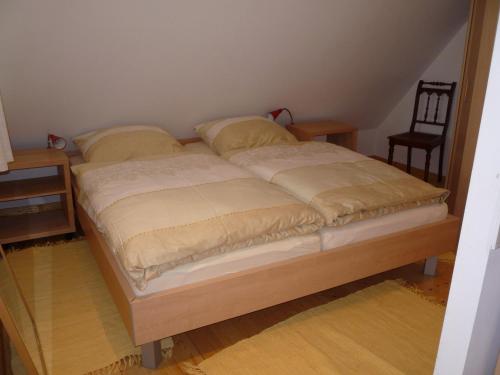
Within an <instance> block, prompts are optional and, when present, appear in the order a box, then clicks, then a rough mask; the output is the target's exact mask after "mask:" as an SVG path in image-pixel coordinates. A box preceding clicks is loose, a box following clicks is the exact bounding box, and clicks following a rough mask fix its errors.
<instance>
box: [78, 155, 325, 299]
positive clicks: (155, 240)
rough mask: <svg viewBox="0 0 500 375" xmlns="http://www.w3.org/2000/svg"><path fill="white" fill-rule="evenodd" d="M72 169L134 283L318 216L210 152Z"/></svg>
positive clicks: (295, 231) (310, 227)
mask: <svg viewBox="0 0 500 375" xmlns="http://www.w3.org/2000/svg"><path fill="white" fill-rule="evenodd" d="M73 171H74V173H75V175H76V176H77V179H78V185H79V187H80V196H79V197H78V199H79V202H80V203H81V205H82V206H83V207H84V209H85V210H86V211H87V213H88V214H89V216H90V217H91V218H92V220H93V221H94V222H95V223H96V224H97V226H98V228H99V230H101V231H102V232H103V234H104V236H105V238H106V240H107V242H108V244H109V245H110V247H111V248H112V249H113V250H114V251H115V252H116V253H117V255H118V257H119V259H120V261H121V263H122V265H123V266H124V268H125V269H126V270H127V271H128V273H129V275H130V277H131V278H132V279H133V280H134V281H135V283H136V285H137V287H138V288H140V289H144V288H145V287H146V283H147V281H148V280H150V279H152V278H155V277H158V276H159V275H160V274H161V273H162V272H164V271H166V270H168V269H171V268H174V267H175V266H177V265H180V264H183V263H187V262H191V261H195V260H199V259H202V258H205V257H208V256H211V255H215V254H219V253H222V252H226V251H230V250H234V249H237V248H241V247H245V246H250V245H256V244H259V243H264V242H268V241H274V240H279V239H283V238H286V237H289V236H295V235H302V234H308V233H312V232H314V231H316V230H318V229H319V228H320V227H321V226H322V225H323V224H324V220H323V218H322V217H321V215H320V214H319V213H317V212H316V211H315V210H314V209H312V208H310V207H308V206H307V205H306V204H304V203H302V202H300V201H299V200H297V199H296V198H294V197H293V196H291V195H289V194H287V193H285V192H284V191H283V190H282V189H280V188H279V187H277V186H274V185H272V184H269V183H268V182H266V181H264V180H262V179H259V178H256V177H255V176H254V175H253V174H251V173H249V172H247V171H245V170H243V169H241V168H238V167H236V166H234V165H231V164H230V163H228V162H227V161H225V160H222V159H221V158H219V157H217V156H213V155H206V154H194V153H187V152H186V153H178V154H174V155H169V156H160V157H154V158H149V159H141V160H130V161H125V162H120V163H84V164H81V165H78V166H75V167H73Z"/></svg>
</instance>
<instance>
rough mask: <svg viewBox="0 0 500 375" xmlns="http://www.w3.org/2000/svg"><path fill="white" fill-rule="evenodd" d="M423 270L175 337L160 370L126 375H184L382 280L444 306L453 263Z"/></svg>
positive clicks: (412, 268) (408, 269)
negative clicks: (431, 272)
mask: <svg viewBox="0 0 500 375" xmlns="http://www.w3.org/2000/svg"><path fill="white" fill-rule="evenodd" d="M422 270H423V262H421V263H416V264H411V265H408V266H405V267H401V268H398V269H396V270H392V271H389V272H385V273H383V274H379V275H376V276H372V277H368V278H366V279H362V280H358V281H355V282H352V283H349V284H346V285H343V286H340V287H337V288H333V289H329V290H327V291H324V292H321V293H317V294H314V295H311V296H308V297H304V298H300V299H298V300H295V301H291V302H288V303H284V304H281V305H278V306H274V307H271V308H268V309H265V310H262V311H258V312H255V313H251V314H247V315H244V316H242V317H238V318H235V319H231V320H228V321H225V322H222V323H218V324H213V325H211V326H208V327H204V328H200V329H197V330H194V331H191V332H188V333H184V334H181V335H177V336H175V337H174V338H173V339H174V344H175V346H174V352H173V356H172V358H171V359H169V360H167V361H165V363H163V365H162V366H161V368H160V369H158V370H156V371H152V370H146V369H139V368H137V369H132V370H129V371H127V372H126V374H128V375H131V374H134V375H136V374H140V375H142V374H165V375H170V374H185V372H184V371H182V366H181V365H180V364H181V363H182V362H184V361H187V362H191V363H193V364H196V363H199V362H201V361H202V360H203V359H205V358H208V357H210V356H211V355H213V354H215V353H217V352H218V351H220V350H222V349H224V348H225V347H227V346H230V345H233V344H234V343H236V342H238V341H239V340H242V339H244V338H247V337H250V336H253V335H255V334H257V333H259V332H260V331H262V330H264V329H266V328H268V327H270V326H272V325H274V324H276V323H278V322H280V321H282V320H284V319H286V318H288V317H290V316H293V315H295V314H298V313H300V312H302V311H304V310H307V309H309V308H311V307H315V306H318V305H321V304H324V303H328V302H330V301H333V300H335V299H337V298H341V297H343V296H346V295H348V294H350V293H353V292H355V291H357V290H360V289H363V288H366V287H367V286H370V285H373V284H377V283H379V282H382V281H384V280H391V279H402V280H404V281H405V282H406V283H407V284H408V285H411V286H414V287H417V288H418V289H419V290H421V291H422V293H423V294H424V295H426V296H428V297H429V298H431V299H433V300H436V301H437V302H439V303H442V304H445V303H446V301H447V298H448V291H449V287H450V280H451V275H452V272H453V264H452V263H448V262H439V266H438V274H437V276H435V277H431V276H425V275H423V273H422Z"/></svg>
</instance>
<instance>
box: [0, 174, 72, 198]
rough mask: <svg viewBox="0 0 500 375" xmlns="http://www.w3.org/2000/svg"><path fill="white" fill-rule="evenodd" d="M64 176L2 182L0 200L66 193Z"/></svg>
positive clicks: (0, 183)
mask: <svg viewBox="0 0 500 375" xmlns="http://www.w3.org/2000/svg"><path fill="white" fill-rule="evenodd" d="M65 192H66V187H65V186H64V178H62V177H61V176H59V175H56V176H47V177H39V178H30V179H25V180H14V181H5V182H0V202H6V201H12V200H17V199H27V198H33V197H43V196H47V195H56V194H64V193H65Z"/></svg>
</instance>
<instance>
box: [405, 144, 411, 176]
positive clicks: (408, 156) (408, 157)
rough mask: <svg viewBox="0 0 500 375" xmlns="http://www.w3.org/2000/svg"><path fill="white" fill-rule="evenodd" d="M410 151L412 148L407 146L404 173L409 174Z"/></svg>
mask: <svg viewBox="0 0 500 375" xmlns="http://www.w3.org/2000/svg"><path fill="white" fill-rule="evenodd" d="M411 151H412V148H411V147H410V146H408V155H406V173H409V174H411Z"/></svg>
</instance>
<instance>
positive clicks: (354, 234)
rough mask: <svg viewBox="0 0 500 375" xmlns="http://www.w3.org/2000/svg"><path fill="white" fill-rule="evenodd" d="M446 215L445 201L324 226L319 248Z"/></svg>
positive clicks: (416, 224) (323, 248) (396, 229)
mask: <svg viewBox="0 0 500 375" xmlns="http://www.w3.org/2000/svg"><path fill="white" fill-rule="evenodd" d="M447 215H448V206H447V205H446V203H437V204H432V205H428V206H422V207H417V208H412V209H409V210H405V211H399V212H396V213H394V214H390V215H385V216H382V217H378V218H373V219H366V220H362V221H357V222H354V223H351V224H346V225H342V226H339V227H325V228H322V229H321V230H320V236H321V250H330V249H334V248H336V247H339V246H344V245H349V244H353V243H356V242H360V241H365V240H368V239H371V238H375V237H379V236H383V235H387V234H391V233H395V232H399V231H402V230H405V229H411V228H415V227H418V226H421V225H425V224H431V223H435V222H437V221H440V220H444V219H446V217H447Z"/></svg>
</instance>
